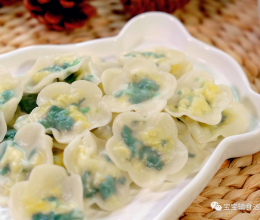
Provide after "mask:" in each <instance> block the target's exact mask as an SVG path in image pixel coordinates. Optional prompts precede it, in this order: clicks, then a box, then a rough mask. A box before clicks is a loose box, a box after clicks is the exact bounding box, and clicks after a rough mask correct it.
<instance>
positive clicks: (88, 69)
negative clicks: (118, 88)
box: [62, 56, 120, 85]
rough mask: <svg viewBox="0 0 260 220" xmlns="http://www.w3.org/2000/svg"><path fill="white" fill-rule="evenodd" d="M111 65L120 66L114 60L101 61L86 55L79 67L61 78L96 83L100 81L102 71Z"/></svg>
mask: <svg viewBox="0 0 260 220" xmlns="http://www.w3.org/2000/svg"><path fill="white" fill-rule="evenodd" d="M112 67H120V66H119V64H118V63H116V62H101V61H100V60H99V59H98V58H97V57H90V56H87V57H86V58H85V59H84V62H83V64H82V65H81V67H80V69H79V70H78V71H77V72H75V73H73V74H71V75H70V76H68V77H67V78H66V79H64V80H62V81H65V82H67V83H72V82H74V81H76V80H86V81H89V82H92V83H94V84H95V85H98V84H99V83H100V82H101V75H102V73H103V72H104V71H105V70H106V69H108V68H112Z"/></svg>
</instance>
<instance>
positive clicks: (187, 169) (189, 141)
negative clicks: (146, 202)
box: [166, 119, 210, 183]
mask: <svg viewBox="0 0 260 220" xmlns="http://www.w3.org/2000/svg"><path fill="white" fill-rule="evenodd" d="M175 123H176V125H177V128H178V134H179V135H178V139H179V140H180V141H181V142H182V143H183V144H184V145H185V146H186V147H187V149H188V161H187V163H186V164H185V166H184V167H183V168H182V169H181V170H180V171H179V172H177V173H175V174H172V175H169V176H167V179H166V180H168V181H172V182H176V183H177V182H179V181H181V180H182V179H183V178H185V177H186V176H188V175H189V174H191V173H196V172H198V171H199V170H200V169H201V167H202V165H203V164H204V163H205V160H206V159H207V158H208V157H209V155H210V153H209V152H207V151H205V150H199V148H198V146H197V144H196V142H195V141H194V140H193V138H192V137H191V134H190V132H189V130H188V128H187V126H186V125H185V124H184V123H183V122H179V121H177V120H176V119H175Z"/></svg>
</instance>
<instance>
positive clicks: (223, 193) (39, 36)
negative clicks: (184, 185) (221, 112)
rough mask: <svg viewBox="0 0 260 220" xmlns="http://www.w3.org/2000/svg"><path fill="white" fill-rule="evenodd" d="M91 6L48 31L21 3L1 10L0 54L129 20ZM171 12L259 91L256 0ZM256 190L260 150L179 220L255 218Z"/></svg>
mask: <svg viewBox="0 0 260 220" xmlns="http://www.w3.org/2000/svg"><path fill="white" fill-rule="evenodd" d="M91 4H92V5H93V6H95V7H96V8H97V11H98V14H99V15H98V16H97V17H95V18H93V19H91V20H90V21H88V22H87V24H86V25H85V26H84V27H83V28H81V29H77V30H74V31H71V32H66V31H64V32H55V31H50V30H47V29H46V28H45V26H44V25H42V24H39V23H38V21H37V20H36V19H34V18H30V14H29V13H28V12H26V10H25V8H24V7H23V5H22V3H17V4H15V5H13V6H8V7H3V8H0V53H5V52H8V51H11V50H14V49H16V48H20V47H25V46H28V45H35V44H64V43H75V42H81V41H87V40H91V39H94V38H100V37H109V36H113V35H116V34H117V33H118V32H119V31H120V29H121V28H122V27H123V26H124V24H125V23H126V22H127V20H128V19H129V16H127V15H126V14H125V13H124V12H123V7H122V5H121V4H120V0H96V1H93V2H91ZM174 15H175V16H176V17H177V18H179V19H180V20H181V21H182V22H183V24H184V25H185V26H186V28H187V29H188V31H189V32H190V33H191V34H192V35H193V36H194V37H196V38H198V39H200V40H202V41H204V42H206V43H208V44H211V45H214V46H216V47H218V48H220V49H221V50H224V51H225V52H227V53H228V54H230V55H231V56H232V57H234V58H235V59H236V61H237V62H238V63H239V64H240V65H241V66H242V68H243V69H244V71H245V73H246V74H247V77H248V79H249V81H250V83H251V86H252V88H253V89H254V90H255V91H257V92H259V93H260V78H259V73H260V24H259V18H258V13H257V1H256V0H233V1H232V0H215V1H214V0H190V2H189V3H188V4H187V5H186V6H185V8H183V9H181V10H177V11H176V12H175V13H174ZM259 188H260V152H259V153H256V154H254V155H250V156H245V157H241V158H236V159H229V160H227V161H225V163H224V164H223V165H222V167H221V168H220V170H219V171H218V172H217V174H216V175H215V177H214V178H213V179H212V180H211V181H210V183H209V184H208V185H207V187H206V188H205V189H204V190H203V191H202V193H201V194H200V195H199V196H198V197H197V198H196V199H195V200H194V201H193V203H192V204H191V205H190V207H189V208H188V209H187V210H186V211H185V213H183V215H182V216H181V217H180V219H182V220H206V219H232V220H255V219H259V218H260V211H258V210H260V207H259V209H258V210H253V208H252V207H257V206H255V205H257V204H260V190H258V189H259ZM212 201H216V202H218V203H219V204H220V205H222V206H223V207H225V206H224V205H225V204H230V207H227V208H228V209H230V210H222V211H213V209H212V208H211V202H212ZM231 204H232V205H231ZM250 205H251V207H250ZM232 209H233V210H232ZM243 209H244V210H243Z"/></svg>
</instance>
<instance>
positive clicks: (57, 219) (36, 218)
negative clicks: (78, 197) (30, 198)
mask: <svg viewBox="0 0 260 220" xmlns="http://www.w3.org/2000/svg"><path fill="white" fill-rule="evenodd" d="M84 219H85V217H84V214H83V213H82V212H79V211H77V212H76V211H71V212H69V213H65V214H64V213H63V214H57V213H55V212H53V211H51V212H49V213H36V214H34V215H33V216H32V220H84Z"/></svg>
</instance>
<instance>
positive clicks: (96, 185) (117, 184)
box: [64, 132, 132, 211]
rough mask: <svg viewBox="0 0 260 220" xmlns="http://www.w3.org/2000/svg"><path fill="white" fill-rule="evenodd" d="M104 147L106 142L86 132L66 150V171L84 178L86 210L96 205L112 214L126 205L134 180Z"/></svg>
mask: <svg viewBox="0 0 260 220" xmlns="http://www.w3.org/2000/svg"><path fill="white" fill-rule="evenodd" d="M105 145H106V141H104V140H101V139H99V138H97V137H95V135H93V134H92V133H90V132H87V133H86V134H85V136H84V137H83V138H82V139H81V138H76V139H75V140H74V141H72V142H71V143H70V144H69V145H68V147H67V148H66V149H65V151H64V164H65V166H66V168H67V170H68V171H69V172H72V173H77V174H79V175H80V176H81V179H82V182H83V189H84V194H83V196H84V206H85V208H86V209H87V207H89V206H90V205H92V204H93V203H96V204H97V205H98V206H99V207H100V208H102V209H104V210H108V211H112V210H115V209H117V208H120V207H122V206H124V205H125V204H126V201H127V199H128V194H129V185H130V183H131V182H132V181H131V180H130V178H129V176H128V174H127V173H126V172H124V171H121V170H120V169H118V168H117V167H116V165H115V164H114V163H113V162H112V161H111V160H110V158H109V156H108V155H107V153H106V151H105Z"/></svg>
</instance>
